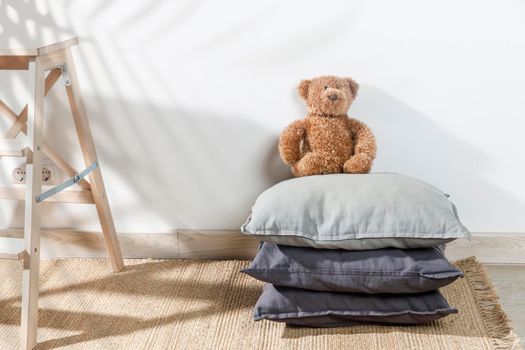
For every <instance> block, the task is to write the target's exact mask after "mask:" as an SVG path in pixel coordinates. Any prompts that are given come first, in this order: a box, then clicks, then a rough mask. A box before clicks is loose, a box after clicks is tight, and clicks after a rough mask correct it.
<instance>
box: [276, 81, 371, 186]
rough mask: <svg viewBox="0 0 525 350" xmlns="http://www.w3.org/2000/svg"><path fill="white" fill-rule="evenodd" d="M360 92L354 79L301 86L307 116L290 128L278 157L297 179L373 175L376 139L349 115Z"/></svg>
mask: <svg viewBox="0 0 525 350" xmlns="http://www.w3.org/2000/svg"><path fill="white" fill-rule="evenodd" d="M358 89H359V85H358V84H357V83H356V82H355V81H354V80H353V79H351V78H341V77H336V76H321V77H317V78H313V79H308V80H302V81H301V82H300V84H299V86H298V88H297V91H298V94H299V96H300V97H301V98H303V99H304V100H305V102H306V104H307V106H308V114H307V116H306V118H304V119H299V120H296V121H294V122H292V123H291V124H290V125H288V126H287V127H286V128H285V129H284V131H283V132H282V134H281V137H280V138H279V154H280V155H281V158H282V159H283V161H284V162H285V163H286V164H288V165H290V166H291V168H292V173H293V175H294V176H309V175H321V174H335V173H349V174H366V173H368V172H370V169H371V168H372V162H373V161H374V158H375V156H376V140H375V136H374V134H373V133H372V130H370V128H369V127H368V126H366V125H365V124H364V123H362V122H360V121H358V120H356V119H353V118H350V117H348V115H347V112H348V109H349V108H350V105H351V104H352V102H353V101H354V99H355V97H356V96H357V90H358Z"/></svg>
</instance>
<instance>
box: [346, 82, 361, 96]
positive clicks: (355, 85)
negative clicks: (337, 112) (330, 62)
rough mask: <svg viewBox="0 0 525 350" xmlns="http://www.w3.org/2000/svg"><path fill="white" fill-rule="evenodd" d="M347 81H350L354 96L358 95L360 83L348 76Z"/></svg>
mask: <svg viewBox="0 0 525 350" xmlns="http://www.w3.org/2000/svg"><path fill="white" fill-rule="evenodd" d="M346 81H347V82H348V85H350V91H352V95H353V96H354V97H356V96H357V90H359V84H358V83H356V82H355V80H354V79H352V78H346Z"/></svg>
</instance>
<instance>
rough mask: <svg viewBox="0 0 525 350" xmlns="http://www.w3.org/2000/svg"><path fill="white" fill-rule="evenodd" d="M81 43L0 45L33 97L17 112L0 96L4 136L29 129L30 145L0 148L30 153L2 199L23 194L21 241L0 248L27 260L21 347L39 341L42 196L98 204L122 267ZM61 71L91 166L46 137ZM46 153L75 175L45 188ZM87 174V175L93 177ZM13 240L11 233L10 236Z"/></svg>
mask: <svg viewBox="0 0 525 350" xmlns="http://www.w3.org/2000/svg"><path fill="white" fill-rule="evenodd" d="M77 44H78V38H72V39H68V40H65V41H61V42H58V43H54V44H52V45H47V46H43V47H39V48H36V49H35V48H30V49H0V69H4V70H5V69H8V70H27V71H28V72H29V81H30V85H29V86H30V100H29V103H28V105H26V106H25V108H24V109H23V110H22V111H21V112H20V113H19V114H16V113H15V112H14V111H13V110H12V109H11V108H9V107H8V106H7V105H6V104H5V103H4V102H3V101H1V100H0V114H2V115H4V116H5V117H7V118H8V119H9V121H10V122H11V127H10V129H9V130H8V132H7V134H6V136H5V138H6V139H14V138H15V137H16V136H17V135H18V134H20V133H22V134H26V135H27V139H28V143H29V145H28V147H27V148H24V149H23V150H21V151H18V152H13V151H0V157H2V156H4V157H5V156H11V157H12V156H20V157H25V158H26V187H25V189H24V188H2V189H0V198H1V199H13V200H25V219H24V239H23V242H22V241H20V242H19V246H17V244H16V243H11V242H8V243H7V244H3V245H6V246H8V247H10V248H9V250H11V251H9V252H4V253H2V252H0V258H7V259H19V260H23V266H24V269H23V279H22V280H23V290H22V325H21V326H22V332H21V333H22V338H21V346H22V348H23V349H33V348H34V347H35V346H36V344H37V320H38V280H39V267H40V209H41V208H40V207H41V203H42V201H44V200H47V201H56V202H69V203H89V204H94V205H95V206H96V209H97V214H98V217H99V220H100V224H101V226H102V232H103V236H104V240H105V245H106V249H107V251H108V254H109V257H110V259H111V265H112V268H113V270H114V271H120V270H122V269H123V268H124V262H123V260H122V255H121V252H120V246H119V242H118V239H117V235H116V233H115V226H114V223H113V217H112V215H111V210H110V207H109V202H108V199H107V197H106V190H105V188H104V181H103V179H102V173H101V171H100V166H99V164H98V159H97V154H96V150H95V144H94V142H93V137H92V135H91V130H90V127H89V123H88V119H87V114H86V108H85V106H84V102H83V99H82V96H81V94H80V88H79V82H78V77H77V72H76V70H75V64H74V61H73V56H72V54H71V47H72V46H74V45H77ZM60 77H63V81H64V85H65V87H66V91H67V96H68V100H69V105H70V107H71V112H72V115H73V120H74V123H75V128H76V132H77V136H78V139H79V142H80V147H81V149H82V153H83V157H84V162H85V164H86V167H87V169H86V170H84V171H83V172H78V171H77V170H75V169H74V168H73V167H72V166H71V165H70V164H68V163H67V162H66V161H65V160H64V159H63V158H62V157H61V156H60V155H59V154H58V153H57V152H55V150H53V149H52V148H51V146H50V145H49V144H48V143H46V142H45V141H44V140H43V126H44V98H45V96H46V95H47V94H48V92H49V91H50V90H51V88H52V87H53V85H54V84H55V83H56V82H57V81H58V80H59V79H60ZM44 155H46V156H47V157H48V158H49V159H51V161H53V162H54V163H55V164H56V166H57V167H58V168H59V169H61V170H62V171H63V172H64V173H65V174H66V175H67V176H69V177H71V179H70V180H68V181H66V182H65V183H64V184H62V185H59V186H56V187H54V188H51V189H49V190H47V191H44V192H43V193H42V176H41V174H42V158H43V156H44ZM84 177H86V178H87V177H89V182H88V181H87V180H86V179H84ZM72 185H76V186H77V187H79V188H80V190H75V191H72V190H65V188H67V187H69V186H72ZM24 190H25V193H24ZM3 240H8V238H1V239H0V243H4V241H3ZM9 240H13V239H11V238H9Z"/></svg>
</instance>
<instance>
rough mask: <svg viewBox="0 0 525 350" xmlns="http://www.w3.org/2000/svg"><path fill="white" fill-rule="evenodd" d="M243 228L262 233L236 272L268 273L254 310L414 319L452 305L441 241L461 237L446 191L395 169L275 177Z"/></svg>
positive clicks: (291, 319)
mask: <svg viewBox="0 0 525 350" xmlns="http://www.w3.org/2000/svg"><path fill="white" fill-rule="evenodd" d="M241 229H242V232H243V233H245V234H247V235H251V236H254V237H257V238H258V239H259V240H261V241H262V243H261V248H260V250H259V252H258V254H257V256H256V257H255V259H254V260H253V262H252V263H251V264H250V266H249V267H248V268H246V269H245V270H243V272H245V273H247V274H249V275H250V276H252V277H254V278H257V279H259V280H261V281H264V282H267V284H266V285H265V287H264V290H263V294H262V296H261V297H260V298H259V300H258V302H257V305H256V306H255V311H254V319H255V320H260V319H269V320H274V321H280V322H286V323H289V324H294V325H303V326H315V327H333V326H343V325H354V324H360V323H396V324H418V323H423V322H429V321H432V320H436V319H439V318H442V317H445V316H446V315H448V314H451V313H456V312H457V310H456V309H454V308H452V307H450V306H449V304H448V303H447V301H446V300H445V298H444V297H443V296H442V295H441V294H440V293H439V291H438V288H440V287H443V286H445V285H447V284H450V283H452V282H453V281H454V280H455V279H457V278H458V277H461V276H462V272H461V271H460V270H458V269H457V268H455V267H454V266H453V265H451V264H450V263H449V262H448V261H447V259H446V258H445V257H444V245H445V243H447V242H450V241H452V240H454V239H456V238H466V237H469V232H468V230H467V229H466V228H465V227H464V226H463V225H462V224H461V222H460V221H459V219H458V216H457V212H456V209H455V207H454V205H453V204H452V202H450V201H449V200H448V196H447V195H445V194H444V193H443V192H441V191H440V190H438V189H437V188H435V187H433V186H430V185H428V184H426V183H423V182H421V181H419V180H416V179H413V178H410V177H406V176H402V175H399V174H393V173H380V174H367V175H348V174H337V175H323V176H309V177H301V178H296V179H292V180H288V181H284V182H281V183H279V184H277V185H275V186H273V187H272V188H270V189H268V190H266V191H265V192H263V193H262V194H261V195H260V196H259V197H258V198H257V200H256V202H255V204H254V206H253V208H252V213H251V215H250V217H249V218H248V220H247V222H246V223H245V224H244V225H243V226H242V228H241Z"/></svg>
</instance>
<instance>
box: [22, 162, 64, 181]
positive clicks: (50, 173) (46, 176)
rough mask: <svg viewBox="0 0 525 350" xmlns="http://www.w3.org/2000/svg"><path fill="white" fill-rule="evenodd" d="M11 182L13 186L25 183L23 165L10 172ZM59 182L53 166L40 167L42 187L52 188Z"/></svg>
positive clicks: (24, 168) (56, 171)
mask: <svg viewBox="0 0 525 350" xmlns="http://www.w3.org/2000/svg"><path fill="white" fill-rule="evenodd" d="M12 176H13V182H14V183H15V184H25V183H26V167H25V165H23V166H20V167H17V168H15V169H14V170H13V172H12ZM59 182H60V179H59V172H58V169H57V168H56V167H55V166H54V165H43V166H42V185H47V186H54V185H57V184H58V183H59Z"/></svg>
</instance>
